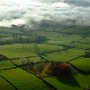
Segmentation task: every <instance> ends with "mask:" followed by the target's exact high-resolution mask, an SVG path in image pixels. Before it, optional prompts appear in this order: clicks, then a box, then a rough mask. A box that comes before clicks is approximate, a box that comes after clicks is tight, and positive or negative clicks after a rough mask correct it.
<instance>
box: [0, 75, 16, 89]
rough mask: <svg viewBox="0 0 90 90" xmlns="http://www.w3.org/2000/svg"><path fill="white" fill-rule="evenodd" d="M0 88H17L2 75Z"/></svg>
mask: <svg viewBox="0 0 90 90" xmlns="http://www.w3.org/2000/svg"><path fill="white" fill-rule="evenodd" d="M0 90H15V89H14V87H13V86H12V85H10V84H9V83H8V82H7V81H6V80H4V79H3V78H2V77H1V76H0Z"/></svg>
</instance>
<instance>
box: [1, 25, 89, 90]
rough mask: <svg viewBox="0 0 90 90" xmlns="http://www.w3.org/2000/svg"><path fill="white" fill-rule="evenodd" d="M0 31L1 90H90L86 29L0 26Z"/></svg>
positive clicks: (87, 34) (87, 35)
mask: <svg viewBox="0 0 90 90" xmlns="http://www.w3.org/2000/svg"><path fill="white" fill-rule="evenodd" d="M0 33H2V34H0V90H66V89H68V90H90V36H89V35H90V34H89V33H88V32H87V31H86V30H76V29H75V30H74V29H70V28H69V29H63V30H56V31H55V30H47V31H45V30H36V31H35V30H34V31H28V33H27V32H25V31H22V30H21V29H20V28H19V29H18V30H17V29H15V28H3V27H2V28H0ZM84 33H85V35H84ZM60 72H62V73H64V74H65V76H64V75H63V76H64V77H62V73H60ZM51 73H52V74H51ZM57 73H58V74H60V75H58V74H57ZM56 74H57V75H56Z"/></svg>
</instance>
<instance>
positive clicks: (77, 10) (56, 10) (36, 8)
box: [0, 0, 90, 27]
mask: <svg viewBox="0 0 90 90" xmlns="http://www.w3.org/2000/svg"><path fill="white" fill-rule="evenodd" d="M71 1H72V0H60V1H58V0H56V1H55V0H51V1H50V0H49V1H48V0H46V1H43V0H33V1H31V0H27V1H26V0H23V1H22V0H16V1H14V0H0V26H11V25H12V24H16V25H18V24H27V25H29V26H30V27H38V26H41V25H42V24H50V25H51V24H52V25H53V26H54V25H56V24H58V25H73V24H74V25H85V26H90V18H89V16H90V7H89V6H88V7H85V5H83V4H84V3H85V2H86V1H87V0H86V1H85V0H82V1H80V0H78V1H79V2H82V3H81V5H77V3H76V2H71ZM73 1H75V0H73ZM76 1H77V0H76ZM86 3H88V4H89V3H90V2H88V1H87V2H86Z"/></svg>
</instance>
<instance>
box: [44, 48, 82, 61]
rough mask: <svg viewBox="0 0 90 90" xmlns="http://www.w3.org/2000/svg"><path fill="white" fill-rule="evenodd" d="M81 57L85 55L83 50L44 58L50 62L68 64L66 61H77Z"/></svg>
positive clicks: (63, 52) (74, 50)
mask: <svg viewBox="0 0 90 90" xmlns="http://www.w3.org/2000/svg"><path fill="white" fill-rule="evenodd" d="M81 55H84V51H83V50H80V49H76V48H73V49H69V50H66V51H62V52H55V53H51V54H46V55H45V56H44V57H45V58H47V59H48V60H50V61H59V62H60V61H61V62H66V61H69V60H72V59H75V58H77V57H79V56H81Z"/></svg>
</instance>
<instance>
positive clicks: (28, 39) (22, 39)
mask: <svg viewBox="0 0 90 90" xmlns="http://www.w3.org/2000/svg"><path fill="white" fill-rule="evenodd" d="M47 40H48V39H47V37H45V36H34V37H33V36H24V35H17V34H12V36H11V37H10V39H8V40H3V37H2V40H1V41H0V44H10V43H43V42H46V41H47Z"/></svg>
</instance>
